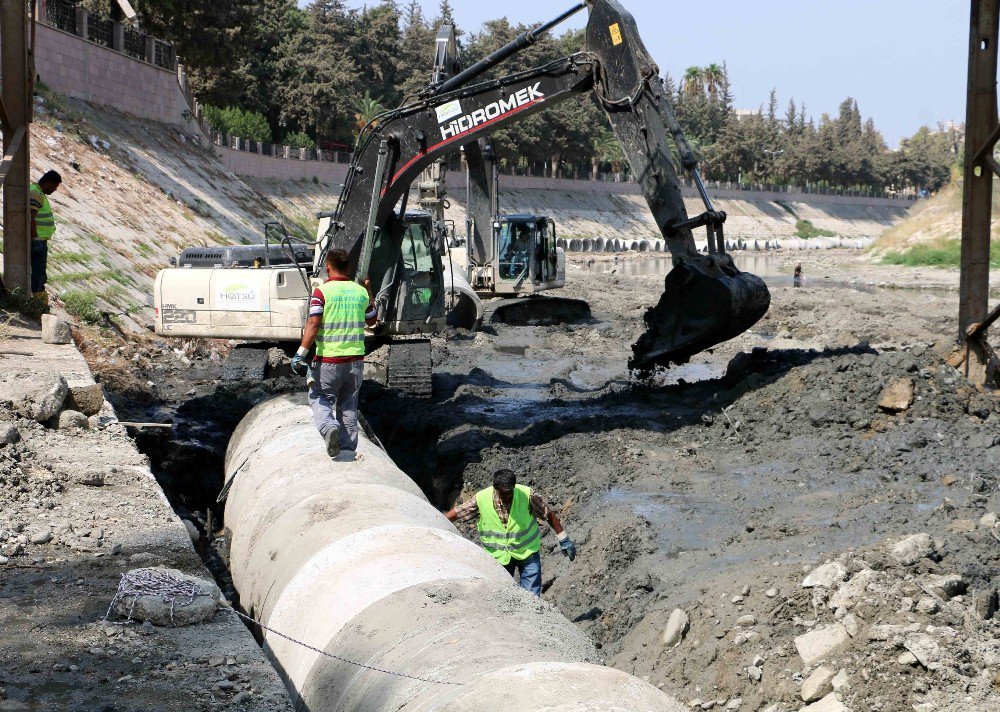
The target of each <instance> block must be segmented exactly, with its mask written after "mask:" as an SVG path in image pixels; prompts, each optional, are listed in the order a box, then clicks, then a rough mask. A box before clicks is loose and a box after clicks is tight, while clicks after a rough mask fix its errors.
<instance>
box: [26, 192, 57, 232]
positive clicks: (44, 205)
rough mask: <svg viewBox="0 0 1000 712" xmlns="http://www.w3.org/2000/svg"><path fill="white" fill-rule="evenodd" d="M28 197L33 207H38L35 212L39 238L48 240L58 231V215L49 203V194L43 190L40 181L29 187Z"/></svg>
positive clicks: (36, 229)
mask: <svg viewBox="0 0 1000 712" xmlns="http://www.w3.org/2000/svg"><path fill="white" fill-rule="evenodd" d="M28 199H29V200H30V201H31V204H32V207H38V212H37V213H35V231H36V232H37V233H38V239H39V240H48V239H49V238H50V237H52V236H53V235H55V233H56V217H55V215H53V214H52V206H51V205H49V196H47V195H46V194H45V193H43V192H42V189H41V188H39V187H38V183H32V184H31V186H30V187H29V188H28Z"/></svg>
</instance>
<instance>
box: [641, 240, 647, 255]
mask: <svg viewBox="0 0 1000 712" xmlns="http://www.w3.org/2000/svg"><path fill="white" fill-rule="evenodd" d="M639 252H649V240H639Z"/></svg>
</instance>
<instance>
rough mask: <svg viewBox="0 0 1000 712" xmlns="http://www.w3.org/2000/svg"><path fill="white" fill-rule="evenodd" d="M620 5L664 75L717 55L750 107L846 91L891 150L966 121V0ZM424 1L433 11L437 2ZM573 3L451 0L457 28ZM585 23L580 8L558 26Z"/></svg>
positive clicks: (832, 100) (547, 13) (811, 104)
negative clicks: (943, 124) (927, 130)
mask: <svg viewBox="0 0 1000 712" xmlns="http://www.w3.org/2000/svg"><path fill="white" fill-rule="evenodd" d="M348 1H349V4H350V5H351V6H353V7H361V6H362V5H364V4H366V3H365V2H363V1H361V0H348ZM621 1H622V4H623V5H625V7H627V8H628V9H629V10H630V11H631V12H632V13H633V14H634V15H635V17H636V20H637V22H638V25H639V31H640V33H641V34H642V37H643V40H644V41H645V43H646V46H647V47H648V48H649V50H650V52H651V53H652V54H653V57H654V59H655V60H656V61H657V63H658V64H659V66H660V70H661V72H662V71H669V72H670V73H671V74H672V75H673V76H674V78H675V79H676V78H678V77H680V76H681V75H683V73H684V69H685V68H686V67H688V66H691V65H706V64H710V63H712V62H716V63H719V64H721V63H722V62H726V63H727V65H728V67H729V74H730V78H731V80H732V83H733V90H734V93H735V95H736V105H737V107H739V108H750V109H753V108H757V107H758V106H760V104H761V103H766V102H767V99H768V95H769V93H770V91H771V89H772V88H776V89H777V90H778V101H779V106H780V109H781V111H782V112H784V109H785V106H786V104H787V103H788V99H789V98H791V97H794V98H795V100H796V101H797V102H802V101H805V103H806V107H807V109H806V110H807V112H808V113H809V114H810V115H812V116H814V117H815V118H816V119H817V120H818V119H819V117H820V115H821V114H822V113H824V112H826V113H831V114H835V113H836V111H837V107H838V105H839V104H840V102H841V101H842V100H843V99H844V98H845V97H847V96H853V97H854V98H855V99H857V101H858V105H859V107H860V109H861V113H862V115H863V116H864V117H866V118H867V117H869V116H871V117H873V118H874V119H875V123H876V125H877V126H878V128H879V129H880V130H881V131H882V133H883V135H884V136H885V138H886V141H887V142H888V143H889V145H890V146H891V147H895V146H896V144H897V143H898V141H899V139H900V138H902V137H904V136H908V135H910V134H912V133H913V132H914V131H916V130H917V129H918V128H919V127H920V126H921V125H924V124H926V125H929V126H932V127H933V126H935V125H936V123H937V122H938V121H943V120H949V119H953V120H955V121H964V120H965V81H966V63H967V56H966V52H967V45H968V28H969V5H970V3H969V0H753V1H748V0H715V1H714V2H712V1H705V2H690V1H689V2H679V1H675V0H621ZM404 3H405V0H401V2H400V4H401V5H402V4H404ZM300 4H302V5H304V4H306V3H305V2H304V1H303V0H300ZM368 4H374V3H373V2H369V3H368ZM422 4H423V6H424V10H425V14H426V15H427V16H428V17H434V16H435V15H436V14H437V7H438V0H422ZM573 4H574V1H573V0H504V2H486V1H484V0H452V5H453V7H454V9H455V19H456V20H457V22H458V24H459V26H460V27H461V28H462V29H464V30H465V31H466V32H468V31H470V30H476V29H478V28H479V26H480V24H481V23H482V22H483V21H484V20H488V19H491V18H494V17H498V16H502V15H506V16H507V17H508V18H509V19H510V20H511V21H512V22H525V23H528V24H534V23H536V22H540V21H543V20H547V19H549V18H550V17H554V16H556V15H558V14H559V13H560V12H562V11H563V10H565V9H567V8H569V7H571V6H572V5H573ZM585 23H586V12H581V13H580V14H579V15H577V16H576V17H575V18H574V19H573V20H571V21H570V22H569V23H567V26H573V27H582V26H583V25H584V24H585Z"/></svg>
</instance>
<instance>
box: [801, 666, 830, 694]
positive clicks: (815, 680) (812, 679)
mask: <svg viewBox="0 0 1000 712" xmlns="http://www.w3.org/2000/svg"><path fill="white" fill-rule="evenodd" d="M835 675H836V673H835V672H834V671H833V670H831V669H830V668H827V667H823V666H822V665H820V666H819V667H818V668H816V669H815V670H813V673H812V675H810V676H809V677H807V678H806V679H805V680H804V681H803V682H802V701H803V702H814V701H816V700H818V699H819V698H820V697H823V696H824V695H827V694H829V693H830V692H833V678H834V676H835Z"/></svg>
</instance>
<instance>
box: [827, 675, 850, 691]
mask: <svg viewBox="0 0 1000 712" xmlns="http://www.w3.org/2000/svg"><path fill="white" fill-rule="evenodd" d="M830 684H831V685H832V686H833V689H834V690H835V691H837V692H840V691H841V690H845V691H846V690H849V689H851V681H850V680H849V679H848V677H847V670H841V671H840V672H838V673H837V674H836V675H834V676H833V680H832V681H831V683H830Z"/></svg>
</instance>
